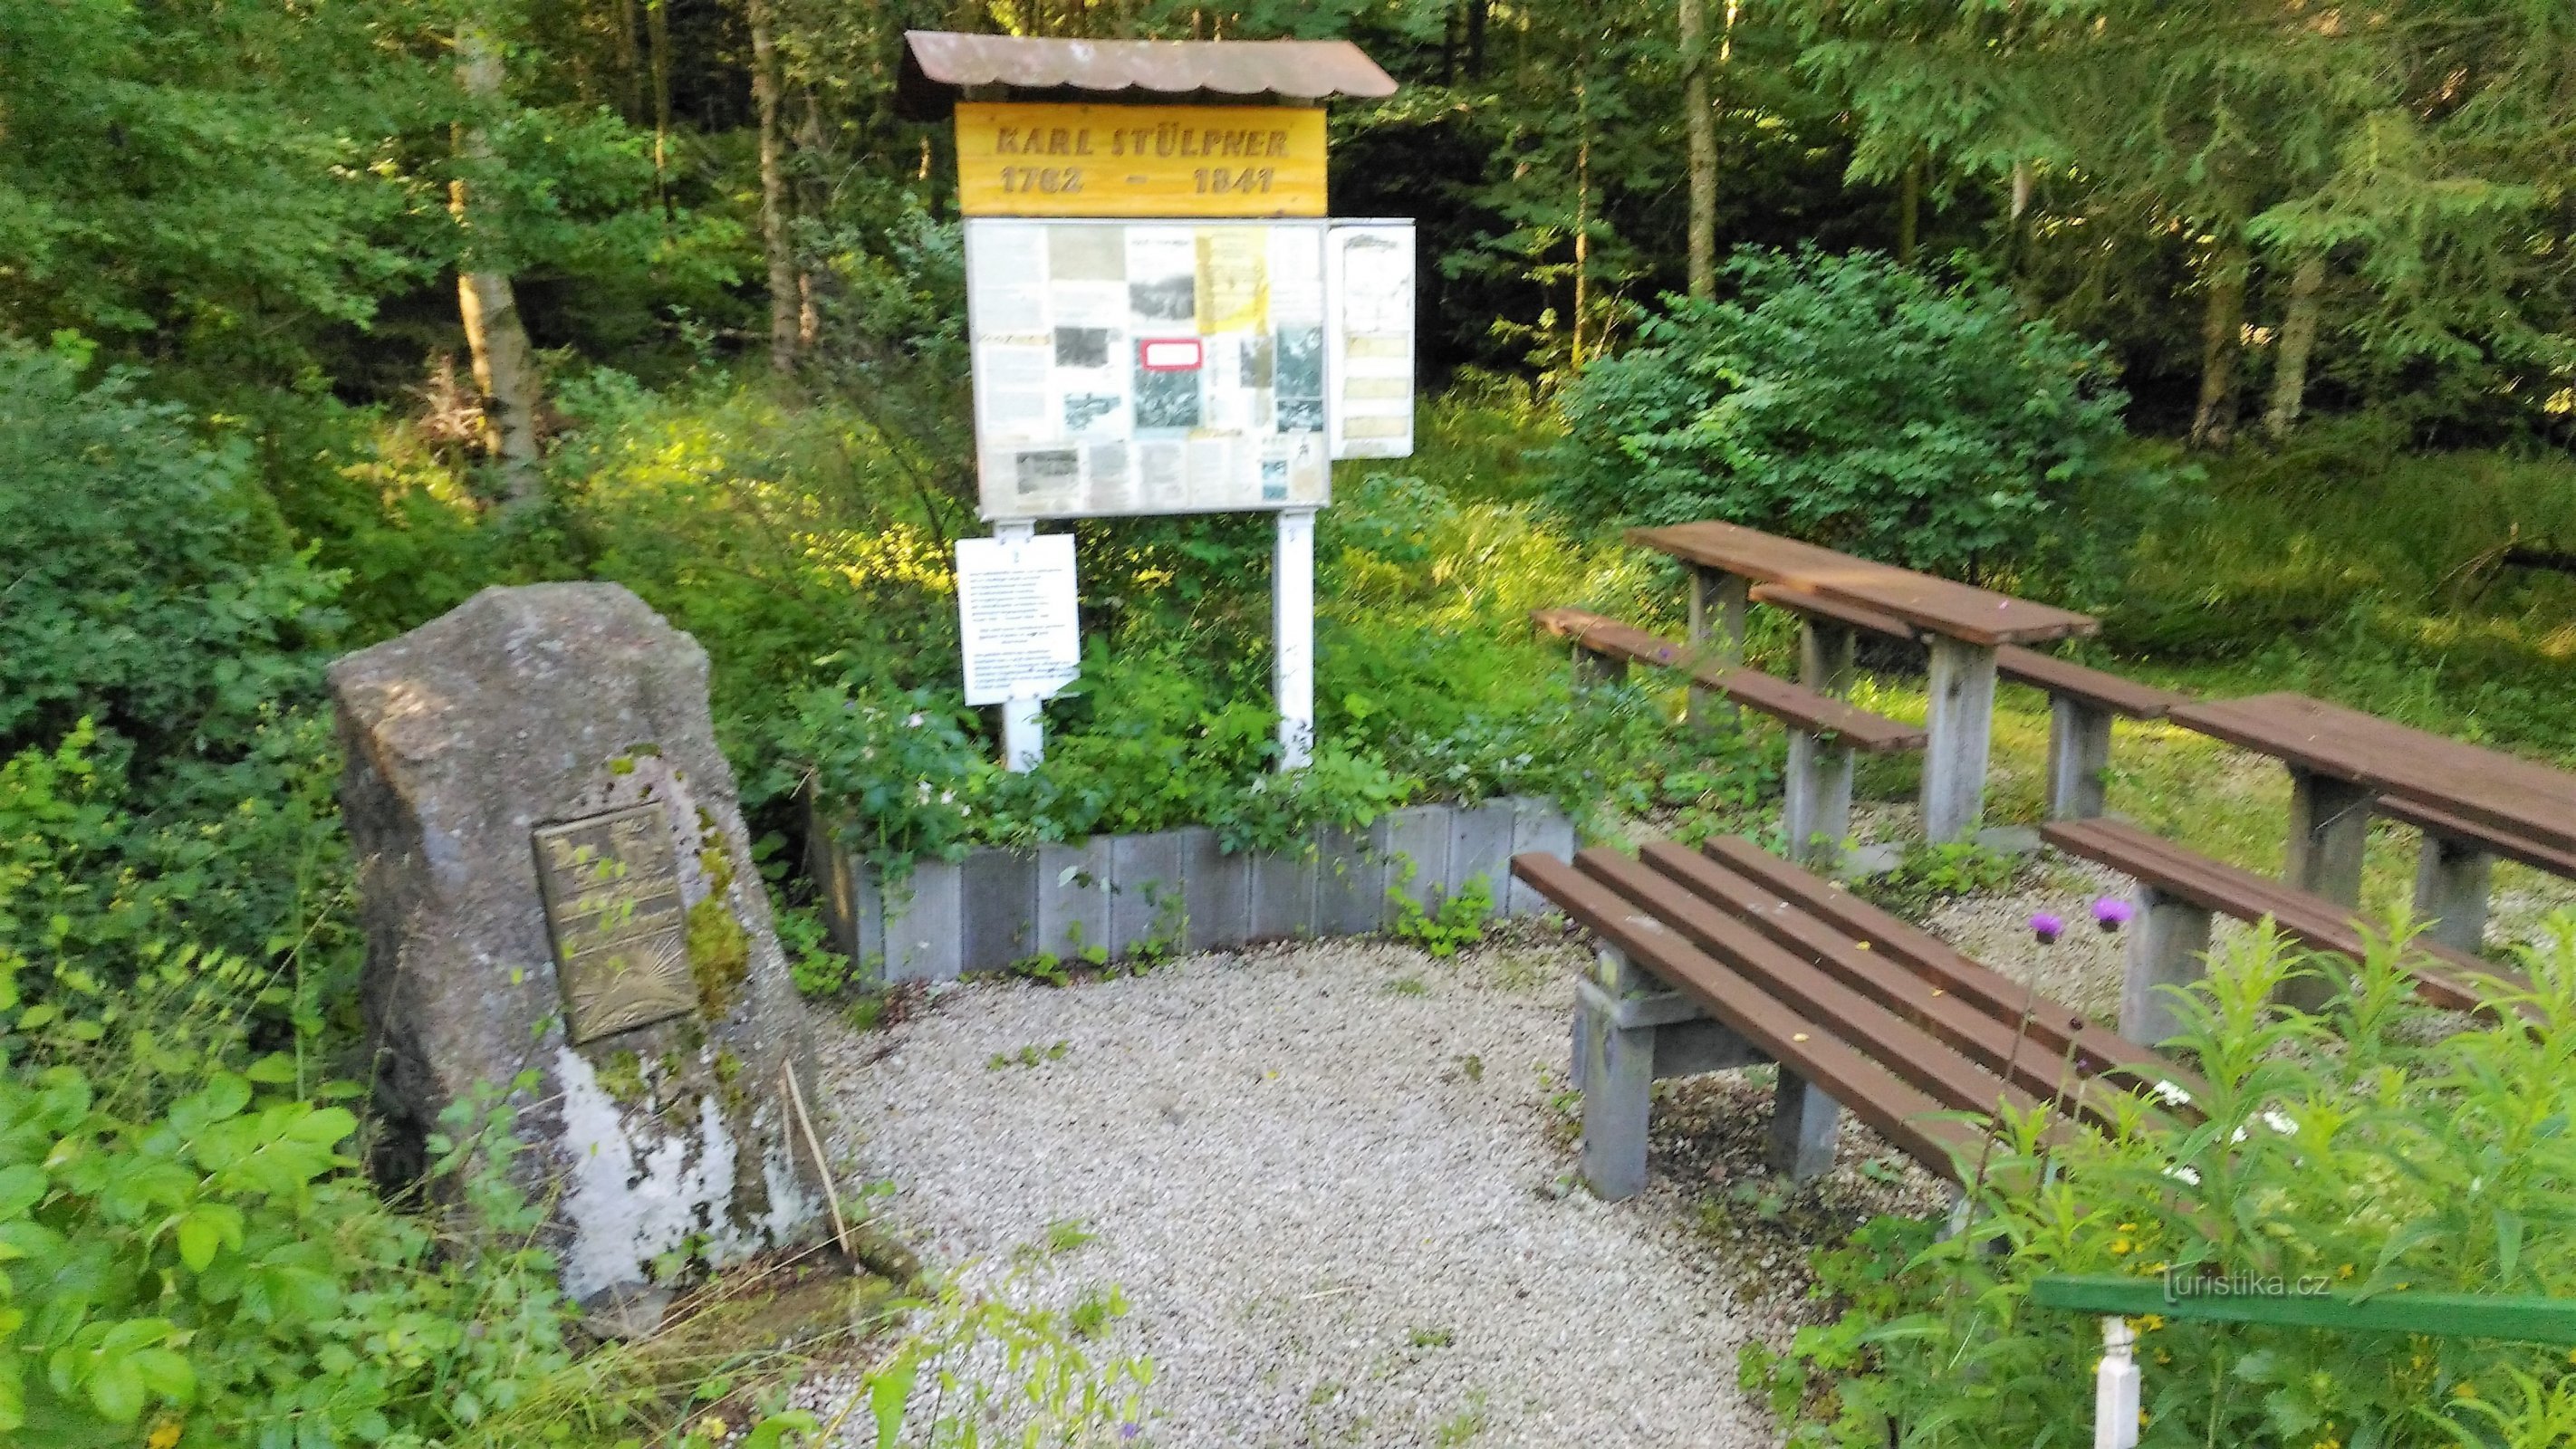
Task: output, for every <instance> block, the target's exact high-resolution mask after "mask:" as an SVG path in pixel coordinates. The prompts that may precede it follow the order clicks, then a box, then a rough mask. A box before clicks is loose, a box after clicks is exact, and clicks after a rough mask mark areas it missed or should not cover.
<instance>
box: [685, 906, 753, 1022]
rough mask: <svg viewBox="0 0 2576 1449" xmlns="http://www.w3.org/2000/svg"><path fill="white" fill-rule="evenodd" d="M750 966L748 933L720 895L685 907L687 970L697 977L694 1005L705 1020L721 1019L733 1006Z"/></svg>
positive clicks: (749, 939)
mask: <svg viewBox="0 0 2576 1449" xmlns="http://www.w3.org/2000/svg"><path fill="white" fill-rule="evenodd" d="M750 970H751V937H750V936H748V935H746V934H744V932H743V929H742V923H741V922H739V921H737V920H735V919H734V918H733V912H732V911H729V910H727V909H725V903H724V897H722V896H721V895H711V896H708V897H707V898H706V899H705V900H702V901H700V902H698V903H697V904H696V905H694V906H691V907H689V974H690V975H691V976H693V977H695V978H696V979H697V983H698V1007H699V1009H700V1010H701V1011H703V1012H705V1013H706V1019H707V1020H709V1021H721V1020H723V1019H724V1017H725V1014H726V1013H728V1012H730V1011H732V1010H733V1003H734V998H735V997H737V996H739V995H740V994H741V992H742V983H743V978H744V977H745V976H746V975H748V974H749V973H750Z"/></svg>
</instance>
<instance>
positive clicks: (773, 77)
mask: <svg viewBox="0 0 2576 1449" xmlns="http://www.w3.org/2000/svg"><path fill="white" fill-rule="evenodd" d="M743 13H744V18H745V19H746V20H748V21H749V22H750V25H751V99H752V104H753V106H754V107H755V108H756V109H757V110H758V111H759V113H760V239H761V241H762V243H763V244H764V245H765V246H767V248H768V250H769V365H770V367H771V368H772V369H773V370H775V371H778V372H782V373H784V372H794V371H795V370H796V312H797V301H798V288H797V285H796V256H795V250H794V248H793V247H791V246H790V245H789V244H788V239H787V173H786V169H785V157H784V155H783V147H782V144H781V143H782V138H781V137H780V135H779V129H778V41H777V37H776V36H775V35H774V34H772V33H771V27H770V19H769V3H768V0H744V3H743Z"/></svg>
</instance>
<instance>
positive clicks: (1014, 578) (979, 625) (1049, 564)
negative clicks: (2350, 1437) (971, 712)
mask: <svg viewBox="0 0 2576 1449" xmlns="http://www.w3.org/2000/svg"><path fill="white" fill-rule="evenodd" d="M1075 597H1076V596H1075V589H1074V577H1073V535H1072V534H1069V533H1047V534H1039V535H1037V536H1036V537H1034V538H1028V539H1020V540H1011V541H1006V540H1003V539H998V538H968V539H960V540H959V541H958V544H957V633H958V638H959V640H960V641H961V642H962V644H963V646H964V648H963V652H964V654H965V656H966V702H967V703H968V704H1001V703H1004V702H1006V701H1009V700H1014V699H1046V698H1049V697H1051V696H1052V695H1054V693H1055V692H1056V691H1057V690H1059V689H1062V688H1063V687H1064V686H1065V685H1067V684H1069V683H1071V682H1072V681H1073V677H1074V676H1075V675H1076V674H1079V673H1080V672H1081V671H1082V625H1081V620H1080V618H1079V617H1078V615H1077V612H1076V605H1075Z"/></svg>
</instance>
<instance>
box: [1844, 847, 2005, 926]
mask: <svg viewBox="0 0 2576 1449" xmlns="http://www.w3.org/2000/svg"><path fill="white" fill-rule="evenodd" d="M2020 868H2021V862H2020V861H2019V860H2018V859H2016V858H2015V857H2013V856H2012V855H2010V854H2007V853H2005V852H2003V851H2000V850H1996V849H1994V848H1992V847H1990V846H1984V845H1979V844H1977V843H1976V842H1975V841H1972V840H1950V841H1942V842H1940V843H1938V844H1924V843H1917V844H1915V845H1912V846H1909V847H1907V848H1906V851H1905V854H1904V856H1903V857H1902V858H1901V859H1899V860H1898V861H1897V863H1896V865H1895V866H1894V867H1893V868H1892V869H1889V870H1885V871H1881V872H1880V873H1878V874H1877V875H1874V876H1870V877H1867V878H1865V879H1864V880H1862V881H1861V882H1860V890H1861V893H1862V894H1863V895H1865V896H1868V897H1869V898H1870V899H1871V900H1874V901H1876V902H1878V903H1879V904H1880V905H1883V906H1885V907H1887V908H1888V909H1889V910H1892V911H1897V912H1901V913H1908V914H1920V913H1922V912H1923V911H1925V910H1927V909H1929V908H1931V907H1932V906H1933V905H1935V904H1937V903H1938V902H1941V901H1946V900H1952V899H1955V898H1957V897H1959V896H1968V895H1975V894H1977V893H1978V892H1979V891H1990V890H1998V889H2001V888H2002V887H2004V886H2005V885H2008V884H2010V883H2011V881H2012V878H2013V873H2014V872H2015V871H2017V870H2019V869H2020Z"/></svg>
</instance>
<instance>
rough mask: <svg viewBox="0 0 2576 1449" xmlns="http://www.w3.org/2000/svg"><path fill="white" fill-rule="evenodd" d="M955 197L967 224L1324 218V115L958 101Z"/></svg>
mask: <svg viewBox="0 0 2576 1449" xmlns="http://www.w3.org/2000/svg"><path fill="white" fill-rule="evenodd" d="M957 199H958V206H959V209H960V210H962V211H963V212H964V213H965V214H966V215H968V216H1104V217H1117V216H1175V217H1187V216H1322V215H1323V214H1324V113H1323V111H1322V110H1320V109H1318V108H1314V107H1303V106H1075V105H1022V104H1005V103H996V102H973V101H969V102H961V103H960V104H959V105H958V107H957Z"/></svg>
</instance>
